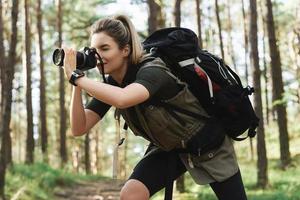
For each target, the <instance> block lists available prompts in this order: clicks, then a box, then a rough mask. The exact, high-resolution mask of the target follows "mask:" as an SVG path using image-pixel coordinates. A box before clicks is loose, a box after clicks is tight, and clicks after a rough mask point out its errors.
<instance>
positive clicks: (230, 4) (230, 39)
mask: <svg viewBox="0 0 300 200" xmlns="http://www.w3.org/2000/svg"><path fill="white" fill-rule="evenodd" d="M231 6H232V3H231V2H230V0H227V17H228V39H229V41H228V45H227V47H228V55H230V57H231V61H232V64H233V67H234V70H235V71H236V72H237V66H236V60H235V56H234V48H233V43H232V34H231V33H232V19H231V9H230V8H231Z"/></svg>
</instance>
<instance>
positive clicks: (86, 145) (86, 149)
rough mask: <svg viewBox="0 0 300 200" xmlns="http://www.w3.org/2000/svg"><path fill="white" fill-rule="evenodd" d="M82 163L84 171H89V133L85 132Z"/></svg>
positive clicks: (87, 172)
mask: <svg viewBox="0 0 300 200" xmlns="http://www.w3.org/2000/svg"><path fill="white" fill-rule="evenodd" d="M84 164H85V173H86V174H90V173H91V159H90V133H89V132H88V133H86V134H85V139H84Z"/></svg>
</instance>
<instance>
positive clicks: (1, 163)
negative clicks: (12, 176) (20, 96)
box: [0, 0, 19, 200]
mask: <svg viewBox="0 0 300 200" xmlns="http://www.w3.org/2000/svg"><path fill="white" fill-rule="evenodd" d="M0 3H1V5H2V2H1V1H0ZM18 4H19V1H18V0H15V1H13V2H12V10H11V38H10V43H9V52H8V58H7V59H4V60H6V62H3V60H1V61H0V65H1V68H2V69H3V70H2V73H3V76H2V77H4V80H3V82H2V83H3V85H2V87H3V88H6V89H5V90H3V91H2V94H3V96H2V108H3V109H2V113H1V118H0V121H1V123H0V141H1V146H0V149H1V150H0V199H3V200H4V199H5V190H4V187H5V173H6V167H7V163H6V152H7V146H6V144H7V141H8V140H9V138H10V129H9V124H10V121H11V104H12V87H13V79H14V73H15V62H16V46H17V35H18V28H17V21H18V13H19V12H18ZM0 15H2V12H1V14H0ZM1 19H2V17H1ZM0 24H1V25H0V27H3V23H2V20H1V21H0ZM1 34H2V32H1ZM2 42H3V40H2V41H0V43H2ZM4 52H5V51H4Z"/></svg>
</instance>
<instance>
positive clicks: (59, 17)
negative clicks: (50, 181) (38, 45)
mask: <svg viewBox="0 0 300 200" xmlns="http://www.w3.org/2000/svg"><path fill="white" fill-rule="evenodd" d="M62 14H63V13H62V2H61V0H57V28H58V46H59V47H60V48H61V45H62V22H63V20H62V18H63V15H62ZM59 105H60V123H59V124H60V129H59V133H60V151H59V152H60V157H61V161H62V165H64V164H65V163H66V162H67V160H68V157H67V144H66V121H67V120H66V119H67V117H66V108H65V77H64V72H63V70H60V71H59Z"/></svg>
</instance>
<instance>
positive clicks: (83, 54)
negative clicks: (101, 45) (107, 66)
mask: <svg viewBox="0 0 300 200" xmlns="http://www.w3.org/2000/svg"><path fill="white" fill-rule="evenodd" d="M96 55H97V56H98V58H97V57H96ZM64 58H65V52H64V50H63V49H60V48H59V49H55V50H54V52H53V55H52V60H53V63H54V64H55V65H57V66H60V67H61V66H63V65H64ZM97 59H99V60H100V63H103V62H102V60H101V57H100V56H99V54H98V53H97V51H96V49H95V48H89V47H84V48H83V50H80V51H77V52H76V63H77V64H76V69H80V70H81V71H87V70H89V69H92V68H94V67H96V65H97Z"/></svg>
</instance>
